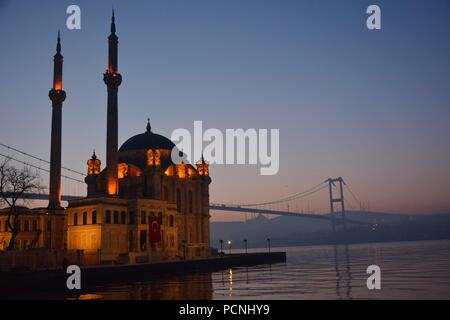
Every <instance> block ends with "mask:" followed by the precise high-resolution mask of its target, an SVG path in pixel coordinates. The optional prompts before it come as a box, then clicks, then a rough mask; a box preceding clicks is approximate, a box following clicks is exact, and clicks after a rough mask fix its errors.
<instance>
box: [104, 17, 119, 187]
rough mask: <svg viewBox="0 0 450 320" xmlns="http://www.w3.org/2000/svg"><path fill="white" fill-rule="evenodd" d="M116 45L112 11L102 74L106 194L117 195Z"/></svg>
mask: <svg viewBox="0 0 450 320" xmlns="http://www.w3.org/2000/svg"><path fill="white" fill-rule="evenodd" d="M117 44H118V38H117V35H116V24H115V17H114V10H113V12H112V18H111V34H110V35H109V37H108V69H107V70H106V72H105V73H104V74H103V81H104V82H105V84H106V86H107V88H108V111H107V124H106V190H105V191H106V194H109V195H113V196H115V195H117V194H118V189H119V187H118V179H117V170H118V168H117V164H118V160H117V148H118V146H117V143H118V142H117V141H118V116H117V108H118V106H117V92H118V89H119V86H120V84H121V83H122V76H121V75H120V73H119V72H118V69H117V60H118V59H117Z"/></svg>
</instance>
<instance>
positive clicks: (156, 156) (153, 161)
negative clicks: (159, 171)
mask: <svg viewBox="0 0 450 320" xmlns="http://www.w3.org/2000/svg"><path fill="white" fill-rule="evenodd" d="M147 164H148V165H149V166H157V167H159V166H161V152H160V151H159V150H155V152H153V150H152V149H149V150H148V151H147Z"/></svg>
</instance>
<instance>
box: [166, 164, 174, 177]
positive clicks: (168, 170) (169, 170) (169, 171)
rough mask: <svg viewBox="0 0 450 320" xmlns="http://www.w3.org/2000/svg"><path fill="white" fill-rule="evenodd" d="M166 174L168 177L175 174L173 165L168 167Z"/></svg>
mask: <svg viewBox="0 0 450 320" xmlns="http://www.w3.org/2000/svg"><path fill="white" fill-rule="evenodd" d="M164 174H165V175H166V176H168V177H172V176H173V166H170V167H168V168H167V169H166V171H165V172H164Z"/></svg>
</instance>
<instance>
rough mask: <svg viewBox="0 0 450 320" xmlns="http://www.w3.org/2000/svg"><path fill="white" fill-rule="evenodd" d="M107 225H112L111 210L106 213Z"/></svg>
mask: <svg viewBox="0 0 450 320" xmlns="http://www.w3.org/2000/svg"><path fill="white" fill-rule="evenodd" d="M105 223H108V224H110V223H111V211H109V210H106V213H105Z"/></svg>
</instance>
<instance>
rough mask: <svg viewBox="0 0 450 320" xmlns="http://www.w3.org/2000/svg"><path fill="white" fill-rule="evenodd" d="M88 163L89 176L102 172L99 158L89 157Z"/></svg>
mask: <svg viewBox="0 0 450 320" xmlns="http://www.w3.org/2000/svg"><path fill="white" fill-rule="evenodd" d="M87 165H88V175H89V176H92V175H97V174H100V166H101V161H100V160H99V159H95V158H94V159H89V160H88V162H87Z"/></svg>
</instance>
